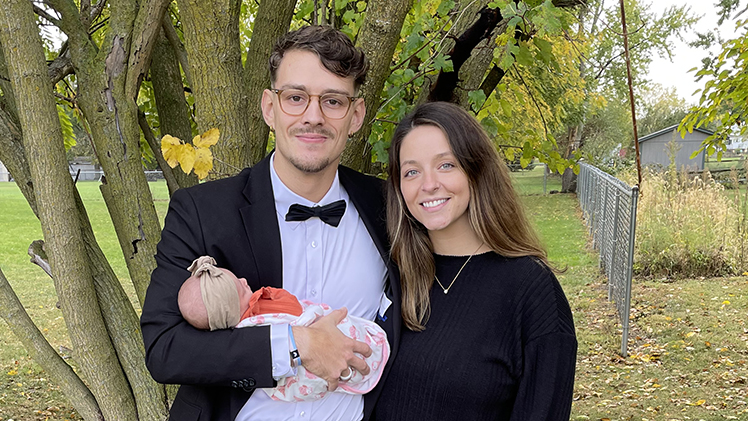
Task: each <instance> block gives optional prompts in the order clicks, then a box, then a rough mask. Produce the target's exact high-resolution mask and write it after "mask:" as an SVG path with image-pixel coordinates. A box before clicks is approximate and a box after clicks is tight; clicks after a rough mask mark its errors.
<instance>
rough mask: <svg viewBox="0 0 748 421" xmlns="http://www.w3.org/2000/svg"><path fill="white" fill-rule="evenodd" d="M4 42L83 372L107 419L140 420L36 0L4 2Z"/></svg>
mask: <svg viewBox="0 0 748 421" xmlns="http://www.w3.org/2000/svg"><path fill="white" fill-rule="evenodd" d="M0 42H1V43H2V46H3V49H4V53H5V59H6V64H7V66H8V69H9V75H10V80H11V84H12V85H13V89H14V91H15V95H16V99H17V101H18V109H19V120H20V122H21V128H22V130H23V134H24V135H23V143H24V147H25V148H26V149H27V150H34V151H35V159H34V160H32V161H30V169H31V176H32V178H33V179H34V180H35V184H34V187H35V190H34V192H35V195H36V201H37V204H38V211H39V216H40V220H41V223H42V231H43V232H44V238H45V241H46V243H47V244H49V249H48V253H49V258H50V265H51V267H52V273H53V275H54V277H55V289H56V290H57V294H58V297H59V299H60V302H61V306H62V311H63V315H64V318H65V324H66V325H67V328H68V332H69V334H70V338H71V341H72V343H73V346H74V347H75V358H76V360H77V361H78V362H79V365H80V370H81V373H82V374H83V377H84V378H85V380H86V381H87V382H88V383H89V384H91V385H96V386H98V385H102V386H101V387H93V390H92V392H93V394H94V396H95V397H96V401H97V402H98V403H99V407H100V408H101V412H102V414H103V415H104V418H105V419H111V420H115V419H116V420H130V419H135V418H136V417H137V415H136V408H135V402H134V399H133V396H132V393H130V389H129V385H128V384H127V381H126V379H125V376H124V373H123V371H122V368H121V366H120V365H119V361H118V360H117V355H116V354H115V352H114V348H113V347H112V343H111V341H110V339H109V336H108V334H107V330H106V326H105V325H104V321H103V319H102V317H101V309H100V307H99V305H98V301H97V300H96V292H95V289H94V285H93V282H92V281H91V280H92V277H91V271H90V269H89V266H88V257H87V255H86V252H85V245H84V243H83V240H82V235H81V229H80V224H79V220H78V210H77V207H76V204H75V201H74V199H73V198H74V196H75V195H74V187H73V182H72V179H71V178H70V175H69V173H68V171H67V165H66V163H67V159H66V157H65V149H64V146H63V139H62V132H61V129H60V123H59V120H58V117H57V110H56V106H55V103H54V98H53V96H52V86H51V83H50V80H49V76H48V73H47V66H46V62H45V57H44V50H43V47H42V42H41V38H40V37H39V35H38V28H37V26H36V18H35V16H34V14H33V9H32V5H31V4H30V3H29V2H27V1H25V0H8V1H6V2H5V5H4V6H3V8H0Z"/></svg>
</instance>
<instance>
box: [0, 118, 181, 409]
mask: <svg viewBox="0 0 748 421" xmlns="http://www.w3.org/2000/svg"><path fill="white" fill-rule="evenodd" d="M2 128H3V126H2V125H0V160H1V161H3V162H4V163H5V164H6V165H7V167H8V170H9V171H10V173H11V174H12V175H13V178H14V179H15V181H16V183H17V184H18V186H19V187H20V188H21V191H22V192H23V194H24V196H25V197H26V200H27V201H28V202H29V204H30V206H31V208H32V210H33V211H34V213H35V214H36V215H37V217H38V216H39V214H38V212H37V206H36V199H35V195H34V190H33V183H32V182H31V173H30V169H29V164H28V162H27V161H26V157H25V156H24V154H23V148H22V146H23V145H18V144H17V143H18V142H21V138H20V136H21V135H20V133H18V138H17V140H16V139H12V138H8V137H7V136H5V135H3V132H2ZM74 193H75V202H76V205H77V207H78V211H79V213H78V215H79V216H80V224H81V231H82V233H83V241H84V242H85V244H86V254H87V255H88V257H89V259H90V267H91V270H92V272H93V281H94V287H95V289H96V296H97V299H98V301H99V303H100V306H101V310H102V315H103V316H104V321H105V323H106V326H107V331H108V332H109V336H110V338H111V339H112V342H113V343H114V347H115V350H116V352H117V355H118V356H119V359H120V361H121V362H122V366H123V368H124V370H125V374H126V375H127V378H128V381H129V383H130V385H131V387H132V389H133V390H134V391H135V392H134V393H135V395H136V400H137V405H138V407H139V410H140V411H141V414H143V415H145V414H144V412H143V411H147V412H148V413H150V414H151V415H152V416H150V417H143V415H141V416H140V419H141V420H147V419H154V420H160V419H164V418H165V416H166V412H167V408H168V405H166V404H165V396H164V390H163V386H161V385H159V384H158V383H156V382H155V381H154V380H153V379H152V378H151V376H150V373H148V371H147V370H146V368H145V364H144V361H145V349H144V348H143V344H142V340H141V338H140V335H141V334H140V324H139V321H138V317H137V315H136V314H135V312H134V310H133V308H132V305H131V304H130V300H129V299H128V298H127V295H126V294H125V291H124V290H123V289H122V285H121V284H120V282H119V279H118V278H117V276H116V275H115V274H114V271H113V270H112V268H111V266H110V265H109V262H108V261H107V259H106V256H104V253H103V252H102V251H101V248H100V247H99V244H98V243H97V242H96V238H95V236H94V233H93V229H92V228H91V222H90V221H89V219H88V217H87V215H86V210H85V208H84V206H83V202H82V200H81V198H80V196H79V195H78V192H77V190H75V191H74ZM4 308H5V306H4ZM9 323H10V322H9ZM24 344H25V342H24ZM36 346H37V347H39V345H36ZM26 348H27V349H30V348H28V346H27V347H26ZM30 352H31V353H32V357H33V354H34V351H30ZM41 358H43V360H42V361H37V362H39V364H40V365H42V367H45V369H46V365H47V364H48V363H47V362H46V361H47V360H48V358H45V357H44V356H42V357H41ZM53 377H54V376H53ZM58 377H59V376H58ZM58 384H60V385H61V386H63V390H67V389H68V388H69V387H70V388H73V389H71V390H73V391H74V390H75V389H74V388H75V387H76V386H75V385H73V384H68V383H66V382H59V383H58ZM89 393H90V392H89ZM70 399H71V402H72V403H73V405H74V406H75V407H76V409H78V411H79V412H81V413H85V412H86V411H87V409H86V408H85V407H82V408H79V406H78V404H77V403H76V399H74V398H72V397H71V398H70Z"/></svg>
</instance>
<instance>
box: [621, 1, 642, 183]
mask: <svg viewBox="0 0 748 421" xmlns="http://www.w3.org/2000/svg"><path fill="white" fill-rule="evenodd" d="M621 24H622V25H623V51H624V52H625V53H626V75H627V76H628V82H629V102H630V103H631V121H632V122H633V123H634V146H635V147H636V174H637V175H638V177H639V184H638V185H639V186H641V185H642V161H641V155H640V153H639V133H638V131H637V129H636V106H635V104H634V85H633V82H632V79H631V58H630V57H629V34H628V29H627V28H626V10H625V8H624V7H623V0H621Z"/></svg>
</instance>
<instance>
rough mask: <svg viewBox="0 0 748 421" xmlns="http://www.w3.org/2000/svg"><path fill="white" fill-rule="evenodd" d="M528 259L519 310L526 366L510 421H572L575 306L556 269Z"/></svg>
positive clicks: (524, 366)
mask: <svg viewBox="0 0 748 421" xmlns="http://www.w3.org/2000/svg"><path fill="white" fill-rule="evenodd" d="M530 260H531V259H530ZM525 263H526V264H527V266H529V270H528V272H527V275H526V276H525V279H524V281H523V282H522V284H521V286H519V287H518V288H519V289H518V290H519V291H520V293H519V297H518V301H519V302H520V308H521V310H520V311H518V312H517V313H516V314H517V315H518V316H519V317H521V319H522V320H521V321H519V325H520V326H522V328H521V329H522V335H521V336H522V344H523V346H522V348H523V349H522V371H521V375H520V377H519V379H518V383H517V395H516V397H515V400H514V406H513V408H512V416H511V420H512V421H522V420H568V419H569V414H570V412H571V402H572V395H573V390H574V372H575V364H576V351H577V340H576V336H575V332H574V321H573V319H572V315H571V309H570V307H569V303H568V301H567V300H566V296H565V295H564V292H563V290H562V289H561V285H560V284H559V282H558V280H557V279H556V277H555V276H554V275H553V273H552V272H551V271H550V270H548V269H547V268H546V267H545V266H543V265H542V264H540V263H537V262H532V263H531V262H525Z"/></svg>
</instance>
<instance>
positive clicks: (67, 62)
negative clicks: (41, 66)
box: [47, 50, 75, 85]
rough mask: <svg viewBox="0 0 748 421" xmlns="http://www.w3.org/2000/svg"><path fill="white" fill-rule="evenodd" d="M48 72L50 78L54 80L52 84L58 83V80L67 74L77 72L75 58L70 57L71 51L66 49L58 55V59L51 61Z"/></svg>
mask: <svg viewBox="0 0 748 421" xmlns="http://www.w3.org/2000/svg"><path fill="white" fill-rule="evenodd" d="M47 72H48V74H49V78H50V79H51V80H52V85H55V84H57V82H59V81H61V80H62V79H63V78H65V76H67V75H70V74H73V73H75V68H74V67H73V60H71V59H70V53H69V52H68V50H65V51H64V52H63V53H62V54H60V55H59V56H57V58H56V59H54V60H52V62H51V63H49V67H48V68H47Z"/></svg>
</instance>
